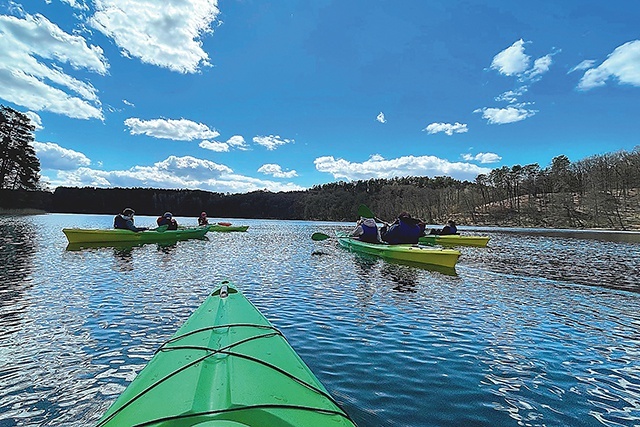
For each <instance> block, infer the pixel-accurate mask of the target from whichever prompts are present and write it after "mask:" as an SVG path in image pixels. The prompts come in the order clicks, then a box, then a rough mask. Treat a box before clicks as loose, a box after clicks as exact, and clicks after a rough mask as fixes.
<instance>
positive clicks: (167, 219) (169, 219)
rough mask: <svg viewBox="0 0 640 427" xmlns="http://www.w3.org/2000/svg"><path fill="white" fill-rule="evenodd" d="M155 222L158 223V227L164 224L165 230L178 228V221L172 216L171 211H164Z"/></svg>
mask: <svg viewBox="0 0 640 427" xmlns="http://www.w3.org/2000/svg"><path fill="white" fill-rule="evenodd" d="M156 222H157V223H158V227H162V226H164V225H166V226H167V230H177V229H178V222H177V221H176V220H175V219H174V218H173V214H172V213H171V212H165V213H164V215H162V216H159V217H158V219H157V220H156Z"/></svg>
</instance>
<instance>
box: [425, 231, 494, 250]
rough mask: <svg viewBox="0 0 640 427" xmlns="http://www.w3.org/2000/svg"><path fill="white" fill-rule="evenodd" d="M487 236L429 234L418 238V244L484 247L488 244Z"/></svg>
mask: <svg viewBox="0 0 640 427" xmlns="http://www.w3.org/2000/svg"><path fill="white" fill-rule="evenodd" d="M489 239H490V237H488V236H463V235H460V234H442V235H441V234H430V235H427V236H422V237H420V240H419V242H420V243H422V244H426V245H447V246H477V247H485V246H487V244H488V243H489Z"/></svg>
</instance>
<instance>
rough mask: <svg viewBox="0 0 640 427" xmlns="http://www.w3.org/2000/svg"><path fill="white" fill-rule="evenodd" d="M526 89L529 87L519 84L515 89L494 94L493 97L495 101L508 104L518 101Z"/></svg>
mask: <svg viewBox="0 0 640 427" xmlns="http://www.w3.org/2000/svg"><path fill="white" fill-rule="evenodd" d="M528 90H529V88H528V87H527V86H521V87H519V88H518V89H516V90H508V91H506V92H504V93H502V94H500V95H498V96H496V97H495V98H494V99H495V100H496V101H505V102H508V103H509V104H513V103H515V102H517V101H518V98H519V97H521V96H522V95H524V94H525V93H527V91H528Z"/></svg>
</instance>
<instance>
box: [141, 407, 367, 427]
mask: <svg viewBox="0 0 640 427" xmlns="http://www.w3.org/2000/svg"><path fill="white" fill-rule="evenodd" d="M251 409H290V410H301V411H313V412H317V413H319V414H323V415H338V416H342V417H343V418H346V419H347V420H349V421H350V422H351V423H352V424H353V425H354V426H355V425H356V423H355V421H353V420H352V419H351V418H349V416H348V415H347V414H346V413H343V412H339V411H334V410H331V409H322V408H311V407H307V406H299V405H276V404H263V405H251V406H241V407H237V408H228V409H214V410H211V411H203V412H197V413H192V414H182V415H174V416H170V417H164V418H157V419H155V420H151V421H145V422H143V423H141V424H134V425H133V427H147V426H153V425H157V424H160V423H165V422H167V421H175V420H182V419H186V418H194V417H206V416H207V415H218V414H225V413H232V412H239V411H246V410H251Z"/></svg>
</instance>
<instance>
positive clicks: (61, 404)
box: [0, 214, 640, 427]
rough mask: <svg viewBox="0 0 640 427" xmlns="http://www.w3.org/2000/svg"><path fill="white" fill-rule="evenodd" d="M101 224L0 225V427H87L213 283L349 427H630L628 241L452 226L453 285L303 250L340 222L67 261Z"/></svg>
mask: <svg viewBox="0 0 640 427" xmlns="http://www.w3.org/2000/svg"><path fill="white" fill-rule="evenodd" d="M177 219H178V221H179V222H180V223H181V224H185V225H186V224H188V223H191V224H195V222H196V220H195V218H177ZM217 220H222V219H217ZM225 220H228V219H225ZM112 221H113V219H112V216H106V215H61V214H55V215H54V214H52V215H39V216H21V217H17V216H0V245H1V246H0V264H1V269H0V427H7V426H89V425H92V424H95V422H96V421H97V419H98V418H99V417H100V415H101V414H102V413H103V412H104V411H105V410H106V409H107V408H108V406H109V405H110V404H111V403H112V402H113V400H114V399H115V398H116V397H117V395H118V394H119V393H120V392H121V391H122V390H123V389H124V387H125V386H126V385H127V384H128V383H129V382H130V381H131V380H132V379H133V378H134V377H135V375H136V373H137V372H139V371H140V370H141V369H142V367H143V366H144V365H145V363H146V362H147V361H148V360H149V359H150V358H151V356H152V355H153V352H154V350H155V349H156V348H157V347H158V346H160V344H162V343H163V342H164V341H165V340H167V339H168V338H169V337H170V336H171V335H172V334H173V333H174V332H175V331H176V329H177V328H178V327H179V326H180V325H181V324H182V323H183V322H184V321H185V320H186V318H187V317H188V316H189V315H190V314H191V313H192V312H193V310H195V308H196V307H198V306H199V305H200V303H201V302H202V301H203V300H204V299H205V297H206V296H207V294H208V293H209V292H210V291H212V290H213V289H214V288H215V287H216V285H217V284H218V282H220V281H221V280H225V279H229V280H231V281H233V282H234V283H235V284H236V286H237V287H238V288H239V289H240V290H241V291H242V292H243V293H244V294H245V295H246V296H247V297H248V298H249V299H250V300H251V301H252V302H253V303H254V304H255V305H256V306H257V307H258V308H259V309H260V310H261V311H262V313H263V314H264V315H265V316H266V317H267V318H268V319H269V320H270V321H271V322H272V323H273V324H274V325H275V326H276V327H277V328H279V329H280V330H281V331H282V332H283V333H284V335H285V336H286V337H287V339H288V340H289V342H290V343H291V345H292V346H293V348H294V349H295V350H296V351H297V352H298V354H300V356H301V357H302V358H303V359H304V360H305V362H306V363H307V364H308V365H309V367H310V368H311V370H312V371H313V372H314V373H315V374H316V376H317V377H318V378H319V379H320V381H322V382H323V384H324V385H325V386H326V388H327V389H328V390H329V391H330V393H331V394H333V396H334V397H335V398H336V399H337V400H338V402H340V404H341V405H342V406H343V407H344V409H345V410H346V411H347V412H348V413H349V414H350V415H351V416H352V417H353V418H354V419H355V420H356V422H357V423H358V425H359V426H360V427H367V426H603V425H604V426H637V425H640V243H638V240H639V239H637V237H638V236H637V235H636V236H635V237H634V236H633V235H625V236H626V237H624V238H622V239H621V238H620V234H615V233H614V234H611V235H610V237H607V236H606V234H605V233H601V234H597V235H596V236H592V235H587V234H581V233H578V232H572V231H557V232H553V233H545V232H544V230H514V229H495V228H482V229H477V228H476V229H470V228H467V229H465V228H464V227H462V232H463V233H465V232H468V233H470V232H473V234H483V235H489V236H490V237H491V241H490V242H489V247H487V248H472V247H469V248H467V247H460V248H459V249H460V251H461V252H462V256H461V258H460V260H459V262H458V266H457V267H456V270H455V274H452V273H451V272H440V271H437V270H430V269H426V268H417V267H412V266H406V265H400V264H394V263H390V262H387V261H383V260H379V259H375V258H369V257H364V256H360V255H357V254H353V253H350V252H347V251H345V250H344V249H341V248H339V247H337V245H336V242H335V240H333V239H330V240H326V241H324V242H313V241H312V240H311V238H310V236H311V234H312V233H313V232H316V231H320V232H325V233H327V234H333V233H334V231H336V230H349V229H350V228H351V227H352V224H346V223H327V222H304V221H299V222H298V221H267V220H230V221H231V222H233V223H234V224H238V225H240V224H245V225H249V226H250V228H249V231H248V232H246V233H208V234H207V238H206V239H205V240H189V241H182V242H177V243H176V244H173V245H169V246H160V245H157V244H147V245H144V246H138V247H133V248H109V247H107V248H91V249H84V250H68V249H67V241H66V239H65V236H64V235H63V234H62V231H61V229H62V228H63V227H84V228H108V227H110V226H111V224H112ZM152 222H153V218H150V217H139V218H137V219H136V223H137V224H138V225H151V224H152ZM634 239H635V242H636V243H634V242H633V241H634ZM625 240H628V241H625Z"/></svg>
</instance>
